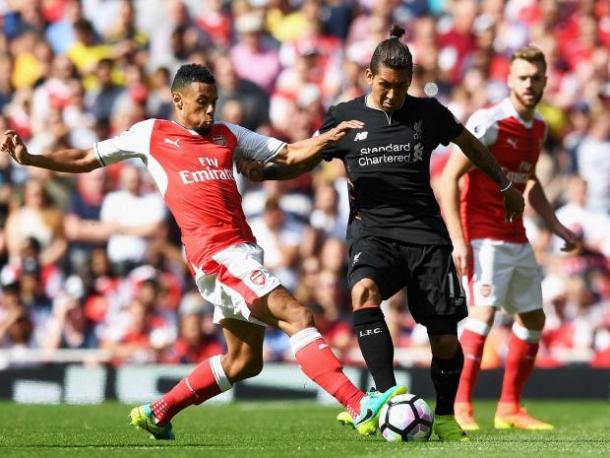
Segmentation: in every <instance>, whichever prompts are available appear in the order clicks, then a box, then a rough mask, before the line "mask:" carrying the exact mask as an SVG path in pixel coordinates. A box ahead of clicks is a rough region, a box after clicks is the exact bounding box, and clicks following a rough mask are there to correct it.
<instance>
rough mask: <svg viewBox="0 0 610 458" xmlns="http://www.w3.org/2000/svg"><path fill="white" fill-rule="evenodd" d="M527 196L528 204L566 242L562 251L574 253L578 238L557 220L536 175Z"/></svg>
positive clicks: (529, 183)
mask: <svg viewBox="0 0 610 458" xmlns="http://www.w3.org/2000/svg"><path fill="white" fill-rule="evenodd" d="M525 196H526V199H527V203H528V204H529V205H530V206H531V207H532V208H533V209H534V210H536V212H537V213H538V214H539V215H540V216H541V217H542V219H543V220H544V222H545V223H546V224H547V226H548V227H549V228H550V229H551V231H552V232H553V233H554V234H555V235H557V236H559V237H561V238H562V239H563V240H564V241H565V244H564V246H563V247H562V248H561V251H572V250H573V249H574V248H576V247H577V246H578V237H576V234H574V233H573V232H572V231H571V230H570V229H568V228H567V227H565V226H564V225H563V224H561V222H560V221H559V220H558V219H557V216H556V215H555V210H553V207H552V206H551V204H550V202H549V200H548V199H547V198H546V194H545V193H544V190H543V189H542V185H541V184H540V180H538V177H537V176H536V175H535V174H534V175H533V176H532V178H530V179H529V180H528V183H527V188H526V190H525Z"/></svg>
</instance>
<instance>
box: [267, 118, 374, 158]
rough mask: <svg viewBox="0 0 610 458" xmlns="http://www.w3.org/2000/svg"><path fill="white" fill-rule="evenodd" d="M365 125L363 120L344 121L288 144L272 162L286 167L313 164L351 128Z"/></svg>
mask: <svg viewBox="0 0 610 458" xmlns="http://www.w3.org/2000/svg"><path fill="white" fill-rule="evenodd" d="M363 127H364V123H363V122H362V121H356V120H351V121H343V122H341V123H340V124H339V125H338V126H337V127H333V128H332V129H330V130H327V131H326V132H324V133H323V134H320V135H315V136H313V137H311V138H307V139H305V140H301V141H300V142H295V143H290V144H288V145H286V146H285V147H284V148H283V149H282V150H281V151H280V152H279V153H278V154H277V155H276V156H275V157H274V158H273V159H272V160H271V162H272V163H274V164H278V165H280V166H285V167H294V166H299V165H304V164H311V162H312V161H313V160H315V159H318V158H319V157H320V153H321V152H322V151H323V150H324V149H325V148H327V147H328V146H330V145H331V144H332V143H335V142H338V141H339V140H341V139H342V138H343V137H345V136H346V135H347V133H348V132H349V131H350V130H352V129H362V128H363Z"/></svg>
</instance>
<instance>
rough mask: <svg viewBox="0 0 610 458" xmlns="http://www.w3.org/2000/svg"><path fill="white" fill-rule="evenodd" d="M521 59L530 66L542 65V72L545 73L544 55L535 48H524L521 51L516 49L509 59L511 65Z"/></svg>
mask: <svg viewBox="0 0 610 458" xmlns="http://www.w3.org/2000/svg"><path fill="white" fill-rule="evenodd" d="M517 59H522V60H525V61H527V62H530V63H532V64H540V65H542V70H543V71H544V72H545V73H546V58H545V57H544V53H543V52H542V51H541V50H540V49H539V48H537V47H536V46H526V47H524V48H521V49H517V50H516V51H515V52H514V53H513V55H512V56H511V58H510V63H511V64H512V63H513V62H514V61H515V60H517Z"/></svg>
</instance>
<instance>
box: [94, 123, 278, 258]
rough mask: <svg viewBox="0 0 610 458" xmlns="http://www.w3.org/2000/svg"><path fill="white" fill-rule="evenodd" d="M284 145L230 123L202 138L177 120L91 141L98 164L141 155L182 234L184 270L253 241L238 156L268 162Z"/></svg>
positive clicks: (139, 126) (138, 126) (217, 125)
mask: <svg viewBox="0 0 610 458" xmlns="http://www.w3.org/2000/svg"><path fill="white" fill-rule="evenodd" d="M284 146H285V143H284V142H282V141H280V140H277V139H275V138H270V137H265V136H263V135H260V134H257V133H255V132H252V131H249V130H248V129H245V128H243V127H240V126H237V125H234V124H230V123H215V124H214V125H213V127H212V129H211V130H210V132H209V133H208V134H207V135H205V136H203V135H200V134H198V133H197V132H195V131H194V130H190V129H187V128H185V127H183V126H181V125H180V124H177V123H175V122H171V121H165V120H160V119H148V120H146V121H142V122H139V123H137V124H134V125H133V126H132V127H131V128H130V129H128V130H126V131H125V132H123V133H122V134H121V135H119V136H117V137H114V138H112V139H109V140H105V141H102V142H99V143H96V144H95V146H94V150H95V152H96V154H97V157H98V160H99V162H100V163H101V164H102V165H104V166H105V165H108V164H111V163H114V162H118V161H121V160H124V159H129V158H139V159H141V160H142V161H143V162H144V164H145V166H146V167H147V169H148V170H149V172H150V173H151V175H152V177H153V179H154V180H155V182H156V184H157V187H158V188H159V191H160V192H161V194H162V195H163V198H164V199H165V202H166V205H167V207H168V208H169V210H170V211H171V212H172V214H173V215H174V218H175V219H176V222H177V223H178V226H179V227H180V230H181V232H182V243H183V244H184V248H185V252H186V260H187V263H188V265H189V268H191V269H193V268H195V267H197V268H204V269H205V265H206V263H207V262H208V260H209V259H210V258H211V256H213V255H214V254H215V253H217V252H218V251H221V250H223V249H224V248H227V247H229V246H231V245H235V244H238V243H255V242H256V241H255V239H254V236H253V235H252V231H251V230H250V227H249V226H248V223H247V222H246V217H245V215H244V212H243V210H242V206H241V195H240V194H239V191H238V190H237V184H236V182H235V178H234V176H233V163H234V161H236V160H238V159H239V158H240V157H243V158H248V159H254V160H257V161H262V162H268V161H270V160H271V159H272V158H273V157H274V156H275V155H276V154H277V153H278V152H279V151H280V150H281V149H282V148H283V147H284Z"/></svg>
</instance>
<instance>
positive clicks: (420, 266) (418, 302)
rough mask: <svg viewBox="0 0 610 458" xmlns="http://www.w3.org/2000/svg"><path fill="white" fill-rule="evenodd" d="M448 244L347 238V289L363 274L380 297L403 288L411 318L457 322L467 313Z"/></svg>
mask: <svg viewBox="0 0 610 458" xmlns="http://www.w3.org/2000/svg"><path fill="white" fill-rule="evenodd" d="M451 251H452V248H451V246H450V245H415V244H408V243H402V242H397V241H393V240H386V239H381V238H378V237H363V238H359V239H356V240H353V241H351V242H350V247H349V267H348V282H349V287H350V289H351V288H352V287H353V286H354V285H355V284H356V283H358V281H360V280H362V279H364V278H370V279H371V280H373V281H374V282H375V283H376V284H377V287H378V288H379V291H380V292H381V297H382V299H387V298H389V297H391V296H392V295H393V294H394V293H396V292H397V291H398V290H400V289H402V288H403V287H406V288H407V301H408V303H409V309H410V311H411V314H412V315H413V318H414V319H415V321H417V322H418V323H420V324H423V325H424V326H425V325H426V324H427V323H431V322H436V321H437V320H435V319H434V320H431V319H432V318H437V317H450V318H451V320H449V321H452V322H453V323H457V322H458V321H460V320H461V319H463V318H465V317H466V316H467V315H468V310H467V307H466V298H465V295H464V291H463V289H462V286H461V284H460V280H459V278H458V276H457V274H456V271H455V266H454V265H453V259H452V257H451Z"/></svg>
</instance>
